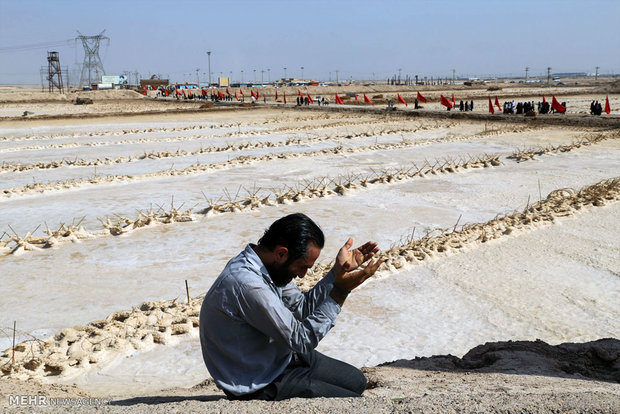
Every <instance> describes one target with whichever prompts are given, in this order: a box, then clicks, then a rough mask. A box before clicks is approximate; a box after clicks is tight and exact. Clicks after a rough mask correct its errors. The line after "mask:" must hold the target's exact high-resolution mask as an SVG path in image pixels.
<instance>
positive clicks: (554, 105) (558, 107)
mask: <svg viewBox="0 0 620 414" xmlns="http://www.w3.org/2000/svg"><path fill="white" fill-rule="evenodd" d="M551 97H552V99H551V107H552V108H553V109H555V110H556V111H557V112H559V113H561V114H563V113H564V112H566V107H564V106H563V105H562V104H561V103H559V102H558V100H557V99H555V96H553V95H551Z"/></svg>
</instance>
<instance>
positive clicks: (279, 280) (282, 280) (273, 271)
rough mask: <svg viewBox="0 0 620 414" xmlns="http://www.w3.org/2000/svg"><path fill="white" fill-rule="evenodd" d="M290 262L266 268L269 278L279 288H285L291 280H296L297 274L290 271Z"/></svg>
mask: <svg viewBox="0 0 620 414" xmlns="http://www.w3.org/2000/svg"><path fill="white" fill-rule="evenodd" d="M289 264H290V263H289V262H288V260H287V261H286V262H285V263H283V264H281V265H279V266H278V265H275V264H274V265H269V266H265V268H266V269H267V272H269V276H270V277H271V280H272V281H273V284H274V285H276V286H277V287H284V286H286V285H288V284H289V283H290V282H291V280H293V279H294V278H295V276H296V275H295V274H294V273H293V272H291V271H290V270H289Z"/></svg>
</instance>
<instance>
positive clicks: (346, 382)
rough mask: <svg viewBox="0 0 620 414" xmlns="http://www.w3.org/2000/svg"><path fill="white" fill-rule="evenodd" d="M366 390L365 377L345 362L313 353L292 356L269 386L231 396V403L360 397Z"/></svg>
mask: <svg viewBox="0 0 620 414" xmlns="http://www.w3.org/2000/svg"><path fill="white" fill-rule="evenodd" d="M365 389H366V377H364V374H363V373H362V372H361V371H360V370H359V369H357V368H355V367H354V366H352V365H349V364H347V363H346V362H342V361H339V360H337V359H333V358H330V357H328V356H326V355H323V354H321V353H320V352H317V351H312V352H311V353H310V354H309V355H296V354H294V355H293V359H292V360H291V362H290V364H289V365H288V366H287V367H286V369H285V370H284V372H283V373H282V374H280V375H279V376H278V377H277V378H276V379H275V380H274V381H273V382H272V383H271V384H269V385H268V386H266V387H265V388H263V389H261V390H258V391H256V392H254V393H252V394H246V395H241V396H235V395H232V394H230V393H226V395H227V396H228V398H229V399H231V400H270V401H273V400H275V401H279V400H285V399H288V398H295V397H298V398H314V397H361V396H362V393H363V392H364V390H365Z"/></svg>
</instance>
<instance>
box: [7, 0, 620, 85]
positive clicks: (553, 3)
mask: <svg viewBox="0 0 620 414" xmlns="http://www.w3.org/2000/svg"><path fill="white" fill-rule="evenodd" d="M619 16H620V1H618V0H592V1H585V0H584V1H571V0H563V1H559V0H537V1H533V0H521V1H513V2H506V1H497V0H495V1H486V0H485V1H482V0H472V1H442V0H435V1H430V0H429V1H413V0H410V1H401V0H391V1H339V0H332V1H323V0H319V1H302V0H297V1H295V0H288V1H285V0H274V1H258V0H255V1H244V0H229V1H208V0H207V1H186V0H177V1H159V0H150V1H129V0H127V1H117V0H107V1H97V0H82V1H70V0H0V84H7V83H35V84H37V83H40V76H39V69H40V68H41V66H46V65H47V62H46V56H47V49H45V48H40V49H31V50H28V51H18V50H15V47H16V46H21V45H37V44H42V43H46V42H52V41H64V40H66V39H71V38H75V37H76V36H77V32H76V30H79V31H80V32H81V33H82V34H84V35H95V34H98V33H100V32H101V31H102V30H104V29H105V30H106V32H105V35H107V36H108V37H109V38H110V42H109V46H108V45H107V43H104V44H103V45H102V48H101V51H100V56H101V57H102V59H103V64H104V67H105V70H106V73H107V74H121V73H122V72H123V71H130V72H134V71H138V72H139V73H140V75H141V76H142V77H149V76H150V75H151V74H159V75H161V76H163V77H170V78H171V80H173V81H181V80H183V79H184V78H188V79H189V80H195V79H196V69H197V68H199V69H200V71H199V74H200V76H201V77H202V76H208V75H207V73H208V70H207V55H206V51H207V50H210V51H212V55H211V72H213V74H214V76H219V75H220V73H222V74H223V75H224V76H226V75H230V74H231V72H232V78H233V79H234V80H238V79H239V78H240V77H241V70H243V71H244V74H243V77H244V80H246V81H247V80H252V79H254V77H256V79H257V80H260V77H261V70H265V72H264V74H263V79H264V80H267V79H268V78H270V79H272V80H273V79H275V78H280V77H282V76H283V75H284V69H283V68H284V67H286V68H287V71H286V72H287V75H288V76H296V77H300V76H301V67H302V66H303V67H304V70H303V74H304V77H306V78H314V79H329V78H330V77H331V79H332V80H333V79H335V77H336V70H338V71H339V79H349V78H353V79H372V78H373V74H374V77H375V78H376V79H385V78H386V77H388V76H391V75H393V74H398V69H402V74H403V76H405V74H410V75H415V74H418V75H420V76H442V77H446V76H447V77H451V76H452V69H455V70H456V73H457V76H458V75H461V76H475V75H487V76H489V75H510V74H512V75H516V76H522V75H523V74H524V70H525V67H526V66H528V67H529V68H530V72H529V73H530V76H532V75H537V74H543V73H546V68H547V67H548V66H550V67H551V68H552V72H594V70H595V67H596V66H599V67H600V69H599V72H600V73H601V74H610V73H620V25H619V24H618V18H619ZM54 49H55V50H57V51H58V52H59V53H60V60H61V65H63V66H69V67H70V69H73V70H75V69H78V68H79V65H80V64H81V62H82V60H83V48H82V46H81V44H77V46H75V44H74V43H73V42H70V43H69V44H64V45H62V46H59V47H54ZM267 69H270V71H269V72H268V71H267ZM254 70H256V72H254ZM330 72H331V73H330Z"/></svg>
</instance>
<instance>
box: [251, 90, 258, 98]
mask: <svg viewBox="0 0 620 414" xmlns="http://www.w3.org/2000/svg"><path fill="white" fill-rule="evenodd" d="M250 93H251V94H252V97H253V98H256V99H258V96H256V94H255V93H254V89H250Z"/></svg>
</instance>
